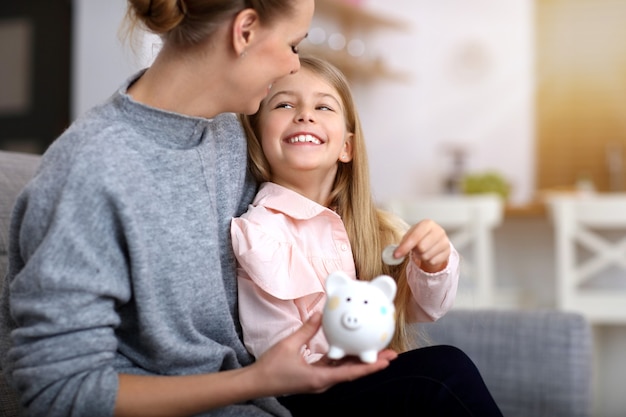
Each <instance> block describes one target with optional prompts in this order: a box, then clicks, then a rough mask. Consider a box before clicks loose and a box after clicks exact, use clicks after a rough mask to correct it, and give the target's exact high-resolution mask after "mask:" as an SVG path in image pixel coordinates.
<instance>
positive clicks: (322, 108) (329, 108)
mask: <svg viewBox="0 0 626 417" xmlns="http://www.w3.org/2000/svg"><path fill="white" fill-rule="evenodd" d="M317 109H318V110H324V111H333V109H332V107H329V106H325V105H321V106H317Z"/></svg>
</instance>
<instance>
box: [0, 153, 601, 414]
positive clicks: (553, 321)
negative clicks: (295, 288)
mask: <svg viewBox="0 0 626 417" xmlns="http://www.w3.org/2000/svg"><path fill="white" fill-rule="evenodd" d="M38 162H39V158H38V157H37V156H33V155H26V154H19V153H11V152H5V151H0V274H1V275H2V276H3V275H4V271H5V270H6V265H7V259H6V249H7V234H8V223H9V217H10V212H11V208H12V205H13V202H14V200H15V197H16V196H17V193H18V192H19V190H20V189H21V188H22V187H23V185H24V184H25V183H26V181H27V180H28V179H29V178H30V177H31V176H32V175H33V173H34V171H35V169H36V167H37V165H38ZM3 283H4V282H3V280H0V285H2V284H3ZM420 333H422V334H426V336H427V338H428V339H429V340H430V342H429V343H432V344H450V345H455V346H457V347H460V348H461V349H463V350H464V351H465V352H466V353H467V354H468V355H469V356H470V357H471V358H472V359H473V360H474V362H475V363H476V365H477V366H478V368H479V369H480V370H481V372H482V374H483V376H484V378H485V382H486V383H487V386H488V387H489V388H490V390H491V392H492V393H493V395H494V397H495V399H496V401H497V402H498V404H499V405H500V407H501V408H502V411H503V413H504V415H505V417H588V416H590V415H591V395H592V392H591V367H592V366H591V365H592V351H591V349H592V344H591V340H592V337H591V330H590V327H589V324H588V323H587V322H586V321H585V320H584V319H583V318H582V317H581V316H579V315H577V314H573V313H565V312H558V311H498V310H471V311H470V310H453V311H451V312H450V313H448V314H447V315H446V316H445V317H443V318H442V319H440V320H439V321H438V322H436V323H429V324H422V325H420ZM0 343H7V341H6V340H0ZM0 371H1V369H0ZM0 373H1V372H0ZM17 414H18V403H17V400H16V398H15V394H14V393H13V392H12V391H11V390H10V388H9V387H8V386H7V385H6V384H5V382H4V379H3V378H2V376H1V375H0V416H1V417H8V416H15V415H17Z"/></svg>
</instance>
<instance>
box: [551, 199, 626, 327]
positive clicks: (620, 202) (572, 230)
mask: <svg viewBox="0 0 626 417" xmlns="http://www.w3.org/2000/svg"><path fill="white" fill-rule="evenodd" d="M547 204H548V207H549V209H550V214H551V219H552V222H553V224H554V229H555V234H556V235H555V246H556V247H555V253H556V278H557V286H556V287H557V305H558V307H559V308H561V309H563V310H572V311H578V312H580V313H583V314H584V315H585V316H587V317H588V318H589V320H590V321H591V322H594V323H604V324H610V323H626V194H622V193H616V194H597V195H587V196H577V195H556V196H553V197H550V198H549V199H548V200H547Z"/></svg>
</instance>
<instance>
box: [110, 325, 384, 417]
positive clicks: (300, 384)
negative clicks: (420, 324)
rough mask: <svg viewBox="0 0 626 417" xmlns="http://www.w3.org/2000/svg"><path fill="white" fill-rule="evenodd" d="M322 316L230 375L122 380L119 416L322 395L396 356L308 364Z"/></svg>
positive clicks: (193, 411) (191, 411)
mask: <svg viewBox="0 0 626 417" xmlns="http://www.w3.org/2000/svg"><path fill="white" fill-rule="evenodd" d="M320 323H321V315H320V314H315V315H313V316H312V317H311V319H310V320H308V321H307V322H306V323H305V324H304V325H303V326H302V327H301V328H300V329H298V330H297V331H296V332H295V333H293V334H292V335H291V336H289V337H287V338H285V339H283V340H282V341H281V342H279V343H278V344H276V345H275V346H274V347H272V348H271V349H270V350H269V351H267V352H266V353H265V354H264V355H263V356H261V357H260V358H259V360H258V361H257V362H255V363H254V364H252V365H250V366H248V367H245V368H241V369H236V370H231V371H223V372H218V373H214V374H203V375H190V376H174V377H172V376H138V375H120V376H119V391H118V396H117V400H116V404H115V415H116V416H118V417H123V416H133V417H139V416H188V415H193V414H197V413H200V412H203V411H207V410H211V409H216V408H219V407H222V406H226V405H230V404H236V403H241V402H245V401H247V400H250V399H254V398H261V397H269V396H278V395H284V394H295V393H303V392H311V393H314V392H323V391H325V390H326V389H328V388H330V387H331V386H333V385H335V384H337V383H339V382H343V381H351V380H354V379H356V378H360V377H362V376H365V375H367V374H370V373H373V372H376V371H379V370H381V369H383V368H385V367H386V366H387V365H389V361H391V360H393V359H394V358H395V357H396V354H395V353H394V352H393V351H390V350H384V351H382V352H380V353H379V356H378V360H377V361H376V362H375V363H372V364H365V363H361V362H359V361H354V362H352V361H348V362H343V363H342V364H341V365H339V366H332V365H330V364H329V363H328V362H327V361H318V362H317V363H316V364H315V365H310V364H308V363H306V361H305V360H304V359H303V357H302V354H301V352H300V350H301V347H302V345H305V344H307V343H308V342H309V341H310V339H311V338H312V337H313V336H314V335H315V333H317V331H318V330H319V327H320Z"/></svg>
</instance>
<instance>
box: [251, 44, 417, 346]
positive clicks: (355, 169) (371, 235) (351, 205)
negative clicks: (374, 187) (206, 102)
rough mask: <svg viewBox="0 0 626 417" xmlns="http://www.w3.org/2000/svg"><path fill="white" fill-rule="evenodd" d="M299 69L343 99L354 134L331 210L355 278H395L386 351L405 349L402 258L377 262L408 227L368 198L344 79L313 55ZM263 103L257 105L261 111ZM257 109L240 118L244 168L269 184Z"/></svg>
mask: <svg viewBox="0 0 626 417" xmlns="http://www.w3.org/2000/svg"><path fill="white" fill-rule="evenodd" d="M300 64H301V68H302V69H301V70H308V71H311V72H312V73H314V74H316V75H318V76H320V77H321V78H322V79H324V80H325V81H326V82H327V83H328V84H329V85H331V86H332V87H334V88H335V90H336V91H337V92H338V93H339V96H340V98H341V100H342V101H343V105H344V110H345V119H346V126H347V129H348V131H349V132H351V133H353V134H354V137H353V139H352V152H353V158H352V161H350V162H347V163H341V162H338V164H339V166H338V169H337V176H336V177H335V182H334V185H333V189H332V191H331V199H330V204H329V206H330V207H333V208H335V209H336V211H337V213H338V214H339V215H340V216H341V218H342V219H343V222H344V224H345V227H346V230H347V232H348V237H349V239H350V244H351V246H352V252H353V255H354V261H355V263H356V271H357V276H358V278H359V279H361V280H366V281H369V280H371V279H373V278H375V277H377V276H379V275H382V274H386V275H390V276H392V277H394V279H395V280H396V282H397V285H398V292H397V294H396V299H395V305H396V316H397V317H396V332H395V336H394V339H393V340H392V342H391V345H390V346H391V347H392V348H393V349H395V350H397V351H405V350H407V349H409V348H411V347H414V346H413V344H409V340H412V339H414V337H411V336H412V335H410V334H409V329H408V326H407V324H408V321H409V320H408V317H407V316H408V311H407V305H408V304H409V303H410V302H412V296H411V290H410V288H409V286H408V283H407V278H406V267H407V262H409V260H408V257H407V259H406V260H405V261H404V262H403V263H402V264H400V265H397V266H389V265H386V264H384V263H383V262H382V258H381V253H382V250H383V248H384V247H385V246H387V245H389V244H392V243H397V242H399V241H400V239H401V238H402V235H403V234H404V233H405V232H406V230H407V229H408V225H407V224H406V223H404V222H403V221H402V220H401V219H399V218H398V217H397V216H394V215H392V214H391V213H387V212H385V211H382V210H380V209H377V208H376V206H375V204H374V201H373V199H372V192H371V186H370V176H369V166H368V159H367V152H366V149H365V139H364V137H363V131H362V129H361V122H360V120H359V116H358V113H357V111H356V106H355V104H354V100H353V98H352V92H351V90H350V86H349V84H348V81H347V80H346V78H345V76H344V75H343V74H342V73H341V71H339V70H338V69H337V68H336V67H334V66H333V65H331V64H330V63H328V62H326V61H324V60H322V59H319V58H315V57H312V56H301V57H300ZM263 105H264V103H261V108H262V106H263ZM259 113H260V111H259V112H257V113H256V114H254V115H250V116H245V115H240V119H241V121H242V124H243V126H244V129H245V131H246V136H247V139H248V157H249V167H250V170H251V172H252V174H253V175H254V177H255V178H256V179H257V181H259V182H265V181H270V180H271V168H270V166H269V163H268V162H267V159H266V158H265V156H264V154H263V149H262V148H261V142H260V138H259V137H258V134H257V133H258V131H259V130H258V128H259V117H258V115H259Z"/></svg>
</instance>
